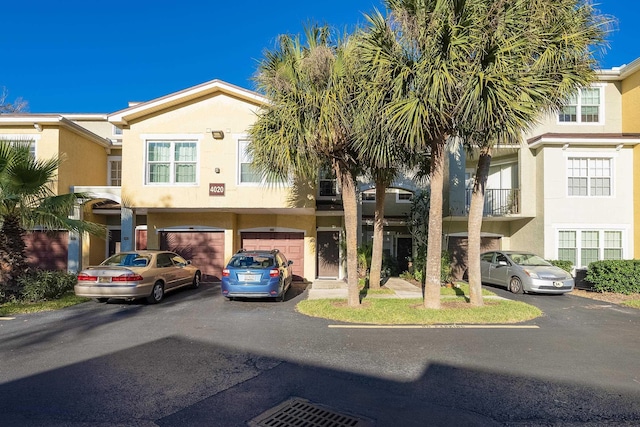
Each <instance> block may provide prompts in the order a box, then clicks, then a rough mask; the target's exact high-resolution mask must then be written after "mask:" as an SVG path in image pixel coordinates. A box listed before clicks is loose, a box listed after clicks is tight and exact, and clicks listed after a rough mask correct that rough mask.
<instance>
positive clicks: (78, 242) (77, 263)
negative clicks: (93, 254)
mask: <svg viewBox="0 0 640 427" xmlns="http://www.w3.org/2000/svg"><path fill="white" fill-rule="evenodd" d="M69 218H71V219H77V220H81V219H82V209H81V207H80V205H78V204H76V205H75V206H74V208H73V213H72V214H71V215H69ZM81 260H82V238H81V236H80V233H78V232H77V231H69V245H68V246H67V271H68V272H69V273H74V274H75V273H77V272H78V271H80V269H81V268H82V262H81Z"/></svg>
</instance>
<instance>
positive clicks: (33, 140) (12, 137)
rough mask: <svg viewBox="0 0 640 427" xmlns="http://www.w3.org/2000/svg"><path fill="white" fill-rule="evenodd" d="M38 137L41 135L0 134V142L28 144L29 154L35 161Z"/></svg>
mask: <svg viewBox="0 0 640 427" xmlns="http://www.w3.org/2000/svg"><path fill="white" fill-rule="evenodd" d="M40 137H41V135H40V134H37V133H35V134H34V133H15V134H0V141H9V142H12V143H14V142H24V143H30V144H31V147H30V153H31V155H32V156H33V158H34V159H35V158H37V153H38V141H40Z"/></svg>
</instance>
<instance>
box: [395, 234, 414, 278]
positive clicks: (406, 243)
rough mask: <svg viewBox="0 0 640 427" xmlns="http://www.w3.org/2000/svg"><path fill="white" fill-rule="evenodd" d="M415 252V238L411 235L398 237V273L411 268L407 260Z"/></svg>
mask: <svg viewBox="0 0 640 427" xmlns="http://www.w3.org/2000/svg"><path fill="white" fill-rule="evenodd" d="M412 254H413V240H412V239H411V237H398V254H397V256H398V273H403V272H405V271H408V270H409V261H408V260H407V258H408V257H410V256H411V255H412Z"/></svg>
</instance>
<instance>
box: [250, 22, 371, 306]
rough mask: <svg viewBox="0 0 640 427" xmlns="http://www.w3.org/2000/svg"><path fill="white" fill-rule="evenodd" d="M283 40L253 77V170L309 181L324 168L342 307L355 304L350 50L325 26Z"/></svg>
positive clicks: (355, 170) (354, 166)
mask: <svg viewBox="0 0 640 427" xmlns="http://www.w3.org/2000/svg"><path fill="white" fill-rule="evenodd" d="M304 33H305V40H306V44H303V43H302V42H301V40H300V36H295V37H294V36H290V35H283V36H281V37H280V38H279V40H278V46H277V47H276V49H274V50H272V51H267V52H266V53H265V58H264V59H263V60H262V61H261V62H260V64H259V66H258V73H257V76H256V77H255V80H256V82H257V85H258V89H259V90H261V91H262V92H263V93H264V94H265V96H266V98H267V99H268V100H269V104H268V105H265V106H264V108H263V110H262V111H261V112H260V113H259V114H258V118H257V120H256V122H255V123H254V125H253V126H252V127H251V129H250V135H251V139H252V142H251V144H250V145H249V148H248V151H249V154H250V155H251V156H252V158H253V163H252V164H253V166H254V167H255V168H256V169H257V170H258V171H259V172H261V173H262V174H264V175H265V176H268V177H272V178H279V179H288V178H289V177H290V176H291V175H294V176H296V177H298V178H308V179H312V180H315V178H316V177H317V173H318V171H319V169H320V167H321V166H323V165H326V164H330V165H331V168H332V170H333V172H334V173H335V176H336V179H337V182H338V187H339V189H340V193H341V195H342V203H343V208H344V220H345V232H346V241H347V277H348V305H349V306H351V307H355V306H358V305H359V304H360V293H359V289H358V275H357V244H356V242H357V201H356V177H357V175H358V171H359V167H358V163H357V157H356V156H355V154H354V153H353V140H354V137H353V129H352V122H353V115H354V108H355V106H354V103H353V102H352V101H353V97H354V94H355V88H354V87H353V78H352V76H351V73H352V69H351V65H350V62H349V61H350V60H351V56H350V50H351V48H350V46H349V44H348V43H347V42H346V41H338V42H333V41H332V40H331V37H330V30H329V28H328V27H326V26H325V27H317V26H314V27H310V28H305V32H304Z"/></svg>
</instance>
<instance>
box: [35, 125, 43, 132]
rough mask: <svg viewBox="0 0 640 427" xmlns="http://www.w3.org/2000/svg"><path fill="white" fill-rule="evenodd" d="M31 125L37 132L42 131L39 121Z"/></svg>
mask: <svg viewBox="0 0 640 427" xmlns="http://www.w3.org/2000/svg"><path fill="white" fill-rule="evenodd" d="M33 127H34V128H36V130H37V131H38V132H42V126H40V123H34V124H33Z"/></svg>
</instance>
